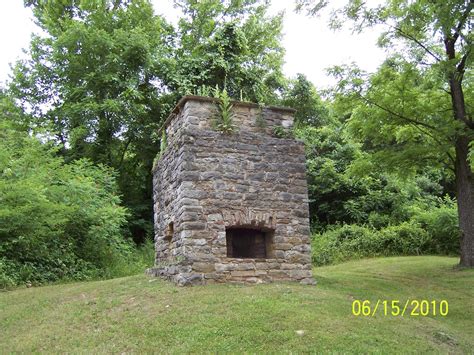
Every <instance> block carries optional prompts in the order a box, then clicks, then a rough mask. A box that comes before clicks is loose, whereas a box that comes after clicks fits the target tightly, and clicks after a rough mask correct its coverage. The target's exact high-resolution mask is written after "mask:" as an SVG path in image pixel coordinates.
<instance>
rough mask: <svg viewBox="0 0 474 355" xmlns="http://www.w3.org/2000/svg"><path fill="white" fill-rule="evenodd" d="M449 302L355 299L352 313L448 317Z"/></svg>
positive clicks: (365, 315)
mask: <svg viewBox="0 0 474 355" xmlns="http://www.w3.org/2000/svg"><path fill="white" fill-rule="evenodd" d="M448 312H449V304H448V301H446V300H440V301H437V300H416V299H407V300H406V301H400V300H383V299H378V300H376V301H370V300H354V301H353V302H352V315H354V316H356V317H374V316H375V315H376V314H381V315H383V316H392V317H404V316H409V317H428V316H431V317H433V316H441V317H446V316H447V315H448Z"/></svg>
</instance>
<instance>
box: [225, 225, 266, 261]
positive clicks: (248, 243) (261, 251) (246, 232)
mask: <svg viewBox="0 0 474 355" xmlns="http://www.w3.org/2000/svg"><path fill="white" fill-rule="evenodd" d="M226 243H227V257H229V258H253V259H266V258H272V257H273V230H272V229H255V228H240V227H239V228H237V227H229V228H227V229H226Z"/></svg>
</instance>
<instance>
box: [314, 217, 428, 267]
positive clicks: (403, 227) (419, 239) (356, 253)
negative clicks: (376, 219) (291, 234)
mask: <svg viewBox="0 0 474 355" xmlns="http://www.w3.org/2000/svg"><path fill="white" fill-rule="evenodd" d="M431 242H432V237H431V235H430V234H429V233H428V232H427V231H426V230H424V229H423V228H421V227H420V225H418V224H417V223H415V222H404V223H402V224H400V225H396V226H389V227H386V228H383V229H381V230H375V229H373V228H370V227H364V226H358V225H343V226H337V227H336V228H333V229H331V230H328V231H326V232H324V233H321V234H316V235H314V236H313V242H312V253H313V255H312V259H313V263H314V264H315V265H327V264H333V263H337V262H342V261H345V260H349V259H357V258H362V257H374V256H382V255H383V256H393V255H419V254H425V253H429V252H430V250H431Z"/></svg>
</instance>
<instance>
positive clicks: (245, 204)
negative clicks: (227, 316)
mask: <svg viewBox="0 0 474 355" xmlns="http://www.w3.org/2000/svg"><path fill="white" fill-rule="evenodd" d="M217 114H218V111H217V106H216V101H215V100H214V99H211V98H205V97H199V96H186V97H183V98H182V99H181V100H180V102H179V103H178V105H177V106H176V108H175V109H174V111H173V113H172V114H171V116H170V117H169V118H168V119H167V121H166V122H165V124H164V126H163V128H162V129H166V135H167V147H166V150H165V151H164V152H163V154H162V156H161V157H160V158H159V160H157V162H156V164H155V167H154V171H153V177H154V180H153V187H154V212H155V215H154V217H155V243H156V244H155V245H156V265H155V267H154V268H152V269H149V270H148V272H149V273H150V274H152V275H155V276H162V277H165V278H167V279H170V280H173V281H174V282H176V283H177V284H179V285H187V284H201V283H207V282H253V283H258V282H269V281H275V280H285V281H290V280H294V281H299V282H301V283H304V284H313V283H314V280H313V278H312V272H311V252H310V239H309V235H310V230H309V210H308V194H307V185H306V167H305V154H304V146H303V144H302V143H301V142H299V141H296V140H295V139H293V138H288V137H287V138H282V136H285V132H287V130H288V129H289V128H290V127H291V125H292V123H293V114H294V110H292V109H288V108H278V107H266V108H260V107H259V106H258V105H256V104H250V103H244V102H234V103H233V114H234V116H233V122H234V125H235V129H234V131H233V133H231V134H224V133H221V132H219V131H217V130H216V129H214V128H213V127H214V125H213V120H215V119H216V115H217Z"/></svg>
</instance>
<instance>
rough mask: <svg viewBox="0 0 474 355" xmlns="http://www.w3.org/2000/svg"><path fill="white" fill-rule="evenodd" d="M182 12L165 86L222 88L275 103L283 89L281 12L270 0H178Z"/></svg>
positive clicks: (236, 96)
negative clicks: (272, 8) (272, 11)
mask: <svg viewBox="0 0 474 355" xmlns="http://www.w3.org/2000/svg"><path fill="white" fill-rule="evenodd" d="M176 5H177V6H178V7H179V8H180V9H181V11H182V17H181V19H180V21H179V23H178V27H177V29H176V42H177V43H178V46H177V48H176V49H175V50H174V58H173V64H172V69H171V70H169V71H168V72H167V73H168V76H167V78H166V82H167V85H168V86H169V87H170V88H171V89H172V90H173V91H176V92H179V93H181V94H184V93H186V92H194V91H195V90H196V88H199V87H201V86H202V85H206V86H208V87H215V86H216V85H218V86H219V87H224V88H226V90H227V92H228V94H229V96H230V97H232V98H234V99H236V100H238V99H239V98H240V97H245V98H246V99H247V100H249V101H252V102H261V101H265V102H269V103H273V102H276V101H277V100H278V96H277V91H278V90H280V89H281V88H283V86H284V78H283V74H282V65H283V55H284V50H283V48H282V46H281V43H280V39H281V30H282V14H279V15H277V16H274V17H270V16H268V15H267V10H268V7H269V5H270V3H269V2H268V1H261V0H247V1H221V0H209V1H194V0H178V1H176Z"/></svg>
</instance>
